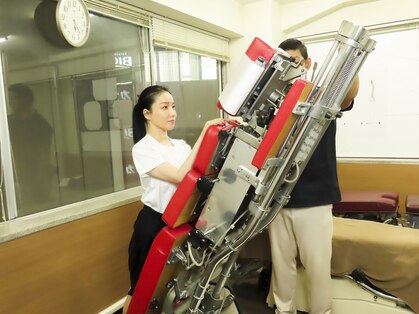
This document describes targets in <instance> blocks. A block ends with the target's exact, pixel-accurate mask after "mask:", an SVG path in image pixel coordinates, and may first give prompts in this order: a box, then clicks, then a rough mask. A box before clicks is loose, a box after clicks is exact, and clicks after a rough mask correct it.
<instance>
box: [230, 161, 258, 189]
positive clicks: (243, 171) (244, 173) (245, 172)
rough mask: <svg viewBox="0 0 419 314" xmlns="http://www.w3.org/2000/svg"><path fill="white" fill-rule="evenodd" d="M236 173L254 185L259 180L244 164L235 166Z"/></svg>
mask: <svg viewBox="0 0 419 314" xmlns="http://www.w3.org/2000/svg"><path fill="white" fill-rule="evenodd" d="M236 174H237V176H238V177H240V178H242V179H243V180H244V181H246V182H248V183H250V184H251V185H253V186H254V187H256V186H257V185H258V184H259V182H260V180H259V178H258V177H256V176H255V175H254V174H253V172H252V171H250V170H249V169H247V168H246V167H244V166H240V167H239V168H237V169H236Z"/></svg>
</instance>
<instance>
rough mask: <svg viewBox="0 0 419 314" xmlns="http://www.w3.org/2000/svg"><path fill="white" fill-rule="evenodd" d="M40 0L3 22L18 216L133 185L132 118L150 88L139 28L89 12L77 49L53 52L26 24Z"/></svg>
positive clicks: (16, 8) (20, 4) (18, 4)
mask: <svg viewBox="0 0 419 314" xmlns="http://www.w3.org/2000/svg"><path fill="white" fill-rule="evenodd" d="M39 3H40V1H33V0H22V1H15V2H13V3H11V4H7V6H8V7H10V8H11V9H8V11H10V12H12V13H11V14H9V15H5V16H3V17H2V20H1V22H0V25H1V26H2V27H1V29H0V37H1V36H2V35H7V40H6V41H4V42H1V43H0V50H1V57H2V58H3V60H4V61H3V65H4V69H3V72H4V78H5V86H4V88H5V94H6V103H7V104H6V105H7V114H8V119H7V120H8V125H9V133H10V141H11V150H12V158H13V172H14V179H15V190H16V202H17V213H18V216H25V215H28V214H32V213H36V212H39V211H43V210H46V209H49V208H54V207H58V206H62V205H65V204H69V203H74V202H77V201H81V200H85V199H89V198H92V197H96V196H100V195H104V194H108V193H112V192H114V191H120V190H123V189H127V188H130V187H133V186H137V185H138V184H139V180H138V176H137V174H136V173H135V171H134V167H133V163H132V159H131V148H132V143H133V141H132V129H131V114H132V108H133V106H134V104H135V102H136V98H137V94H139V93H140V92H141V90H142V89H143V88H144V87H145V86H148V85H150V64H149V58H150V56H149V48H148V44H147V43H148V32H147V31H146V30H145V29H143V28H141V27H139V26H136V25H133V24H128V23H125V22H121V21H118V20H113V19H110V18H107V17H103V16H99V15H93V14H90V19H91V32H90V37H89V39H88V41H87V43H86V44H85V45H84V46H83V47H80V48H70V47H64V46H57V43H56V42H53V41H51V40H50V39H49V40H48V36H45V35H42V32H41V31H40V30H39V29H37V28H36V27H35V23H33V21H31V20H28V19H32V17H33V16H34V12H35V10H36V7H37V6H38V5H39ZM3 6H6V3H5V1H3V2H2V3H1V4H0V11H6V8H5V7H4V8H3ZM3 26H4V27H3ZM3 140H4V139H3ZM2 192H3V190H2Z"/></svg>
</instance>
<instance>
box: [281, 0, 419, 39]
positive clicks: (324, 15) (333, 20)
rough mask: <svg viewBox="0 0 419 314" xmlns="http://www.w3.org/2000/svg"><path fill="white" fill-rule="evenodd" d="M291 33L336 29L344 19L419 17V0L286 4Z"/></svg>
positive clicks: (372, 21) (369, 20)
mask: <svg viewBox="0 0 419 314" xmlns="http://www.w3.org/2000/svg"><path fill="white" fill-rule="evenodd" d="M281 12H282V16H281V19H282V21H283V22H282V25H283V29H282V30H283V31H284V33H285V34H286V36H287V37H299V36H306V35H312V34H319V33H324V32H330V31H335V30H337V29H338V28H339V25H340V23H341V21H342V20H349V21H351V22H353V23H355V24H360V25H363V26H370V25H376V24H383V23H389V22H395V21H402V20H407V19H413V18H418V17H419V1H418V0H398V1H394V0H322V1H312V0H301V1H293V2H290V3H287V4H285V5H283V6H282V11H281Z"/></svg>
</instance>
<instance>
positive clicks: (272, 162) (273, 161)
mask: <svg viewBox="0 0 419 314" xmlns="http://www.w3.org/2000/svg"><path fill="white" fill-rule="evenodd" d="M284 161H285V160H284V158H269V159H268V160H267V161H266V162H265V165H264V166H265V168H268V167H269V168H270V167H276V168H279V167H281V166H282V165H283V163H284Z"/></svg>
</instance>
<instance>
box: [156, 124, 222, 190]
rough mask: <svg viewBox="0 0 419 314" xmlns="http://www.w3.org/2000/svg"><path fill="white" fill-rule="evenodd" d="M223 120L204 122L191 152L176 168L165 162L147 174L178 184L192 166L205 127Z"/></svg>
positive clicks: (205, 129)
mask: <svg viewBox="0 0 419 314" xmlns="http://www.w3.org/2000/svg"><path fill="white" fill-rule="evenodd" d="M223 121H224V119H220V118H218V119H214V120H210V121H208V122H207V123H205V125H204V128H203V129H202V131H201V134H200V135H199V137H198V139H197V141H196V142H195V145H194V146H193V148H192V151H191V153H190V154H189V156H188V158H186V160H185V161H184V163H183V164H182V165H181V166H180V167H179V168H176V167H175V166H173V165H172V164H170V163H168V162H165V163H162V164H161V165H159V166H157V167H156V168H154V169H152V170H150V171H149V172H148V175H149V176H151V177H154V178H157V179H160V180H164V181H168V182H171V183H175V184H179V183H180V181H182V179H183V177H184V176H185V174H186V173H187V172H188V171H189V170H190V169H191V168H192V164H193V162H194V160H195V157H196V155H197V153H198V149H199V146H200V145H201V143H202V139H203V138H204V135H205V133H206V131H207V129H208V128H209V127H210V126H211V125H216V124H222V123H223Z"/></svg>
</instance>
